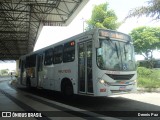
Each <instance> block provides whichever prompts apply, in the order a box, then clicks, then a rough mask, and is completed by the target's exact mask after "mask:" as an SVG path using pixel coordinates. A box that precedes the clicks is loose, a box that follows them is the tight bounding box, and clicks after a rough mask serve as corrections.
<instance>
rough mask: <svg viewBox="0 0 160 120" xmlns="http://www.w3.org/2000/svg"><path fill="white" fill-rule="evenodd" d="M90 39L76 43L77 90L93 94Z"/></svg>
mask: <svg viewBox="0 0 160 120" xmlns="http://www.w3.org/2000/svg"><path fill="white" fill-rule="evenodd" d="M92 76H93V75H92V41H88V42H82V43H78V84H79V85H78V91H79V93H84V94H93V81H92Z"/></svg>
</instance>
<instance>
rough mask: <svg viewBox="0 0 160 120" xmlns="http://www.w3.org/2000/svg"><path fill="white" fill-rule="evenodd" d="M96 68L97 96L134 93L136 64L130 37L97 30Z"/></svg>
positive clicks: (114, 32)
mask: <svg viewBox="0 0 160 120" xmlns="http://www.w3.org/2000/svg"><path fill="white" fill-rule="evenodd" d="M98 34H99V35H98V36H99V37H98V39H97V41H96V40H95V46H96V64H97V65H96V66H95V67H94V68H95V69H94V72H95V74H93V75H94V76H93V78H95V79H97V80H95V81H97V84H96V85H95V87H97V89H96V92H97V93H95V94H96V95H97V96H110V95H114V94H122V93H129V92H135V91H136V79H137V72H136V63H135V55H134V47H133V43H132V40H131V38H130V36H128V35H126V34H123V33H120V32H116V31H110V30H103V29H100V30H98Z"/></svg>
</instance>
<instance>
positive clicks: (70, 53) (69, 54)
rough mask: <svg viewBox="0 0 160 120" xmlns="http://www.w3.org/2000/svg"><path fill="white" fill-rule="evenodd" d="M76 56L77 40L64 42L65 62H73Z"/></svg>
mask: <svg viewBox="0 0 160 120" xmlns="http://www.w3.org/2000/svg"><path fill="white" fill-rule="evenodd" d="M74 58H75V42H74V41H71V42H68V43H66V44H64V47H63V62H72V61H74Z"/></svg>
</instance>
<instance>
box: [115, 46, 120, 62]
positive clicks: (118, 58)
mask: <svg viewBox="0 0 160 120" xmlns="http://www.w3.org/2000/svg"><path fill="white" fill-rule="evenodd" d="M115 48H116V53H117V57H118V59H119V54H118V47H117V44H116V43H115Z"/></svg>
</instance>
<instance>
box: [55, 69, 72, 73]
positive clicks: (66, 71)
mask: <svg viewBox="0 0 160 120" xmlns="http://www.w3.org/2000/svg"><path fill="white" fill-rule="evenodd" d="M58 73H71V70H70V69H67V70H58Z"/></svg>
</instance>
